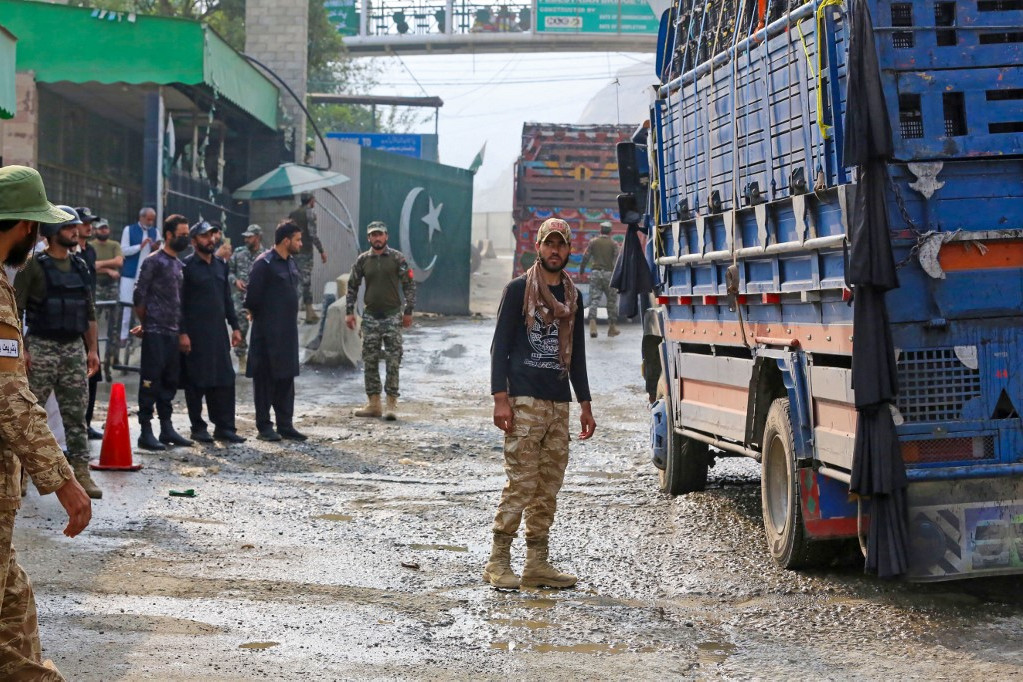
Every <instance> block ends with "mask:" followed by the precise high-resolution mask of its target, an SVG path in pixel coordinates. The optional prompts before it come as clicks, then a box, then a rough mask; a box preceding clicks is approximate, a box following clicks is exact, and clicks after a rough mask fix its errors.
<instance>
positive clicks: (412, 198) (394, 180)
mask: <svg viewBox="0 0 1023 682" xmlns="http://www.w3.org/2000/svg"><path fill="white" fill-rule="evenodd" d="M361 155H362V164H361V170H360V178H359V185H360V187H359V207H360V208H359V213H360V219H361V221H362V222H363V225H362V226H360V228H359V240H360V243H361V245H362V248H363V249H368V248H369V241H368V240H367V239H366V235H365V226H366V225H368V224H369V223H370V222H371V221H373V220H382V221H384V222H385V223H387V233H388V235H387V236H388V241H387V243H388V246H390V247H391V248H394V249H397V250H398V251H401V252H402V253H403V254H405V258H407V259H408V262H409V266H410V267H411V268H412V272H413V274H414V275H415V280H416V310H421V311H424V312H431V313H443V314H447V315H467V314H468V313H469V259H470V255H469V254H470V251H469V242H470V239H471V236H472V177H473V176H472V173H470V172H469V171H467V170H464V169H462V168H453V167H451V166H443V165H441V164H438V163H431V162H429V161H422V160H420V159H413V158H410V157H408V156H400V155H398V154H389V153H387V152H381V151H378V150H376V149H370V148H367V147H363V148H362V149H361Z"/></svg>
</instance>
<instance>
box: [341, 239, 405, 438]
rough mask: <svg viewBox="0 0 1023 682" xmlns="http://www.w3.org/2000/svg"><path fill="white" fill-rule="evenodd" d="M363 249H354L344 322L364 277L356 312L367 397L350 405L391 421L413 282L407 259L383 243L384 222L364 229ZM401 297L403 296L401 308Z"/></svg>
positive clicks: (351, 317) (350, 317)
mask: <svg viewBox="0 0 1023 682" xmlns="http://www.w3.org/2000/svg"><path fill="white" fill-rule="evenodd" d="M366 231H367V233H368V235H369V244H370V247H371V248H370V249H369V251H365V252H363V253H360V254H359V257H358V258H356V259H355V265H353V266H352V274H351V275H349V277H348V297H347V299H346V307H345V310H346V313H347V314H346V317H345V323H346V324H347V325H348V328H349V329H355V302H356V301H357V300H358V298H359V287H360V286H362V282H363V280H365V281H366V295H365V297H364V298H363V304H364V305H365V310H364V312H363V316H362V362H363V365H364V366H365V377H366V396H367V397H368V399H369V400H368V402H367V403H366V405H364V406H363V407H361V408H359V409H357V410H355V416H356V417H379V416H381V414H382V415H383V417H384V419H387V420H388V421H394V420H395V419H397V414H396V413H395V411H396V410H397V409H398V395H399V392H398V368H399V367H400V366H401V355H402V339H401V330H402V328H406V329H407V328H408V327H411V326H412V310H413V309H414V308H415V305H416V283H415V280H414V279H413V277H412V270H411V269H410V268H409V265H408V261H406V260H405V256H404V255H403V254H402V253H401V252H400V251H395V250H394V249H389V248H387V225H385V224H383V223H382V222H380V221H379V220H375V221H373V222H371V223H370V224H369V226H368V227H367V228H366ZM402 297H404V299H405V303H404V309H403V308H402V301H401V299H402ZM380 360H383V361H384V363H385V366H386V368H387V372H386V379H385V381H384V386H383V390H384V391H385V392H386V393H387V407H386V410H382V408H381V405H380V391H381V386H380Z"/></svg>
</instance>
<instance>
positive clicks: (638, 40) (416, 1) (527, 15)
mask: <svg viewBox="0 0 1023 682" xmlns="http://www.w3.org/2000/svg"><path fill="white" fill-rule="evenodd" d="M326 5H327V12H328V14H329V16H330V19H331V21H332V22H333V23H334V25H335V26H336V27H337V29H338V31H339V32H340V33H341V34H342V35H343V36H344V43H345V47H346V49H347V51H348V53H349V54H350V55H352V56H354V57H370V56H382V55H392V54H398V55H417V54H482V53H510V52H653V51H654V50H655V49H656V45H657V26H658V20H659V17H660V16H661V12H662V11H663V10H664V9H666V8H667V6H668V2H667V1H666V0H530V1H529V2H525V3H523V2H519V3H509V4H500V5H492V4H471V3H467V2H464V1H461V0H459V1H456V0H407V1H404V0H376V1H374V0H327V3H326Z"/></svg>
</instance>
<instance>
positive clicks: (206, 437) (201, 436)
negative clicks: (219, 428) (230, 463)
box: [192, 429, 213, 443]
mask: <svg viewBox="0 0 1023 682" xmlns="http://www.w3.org/2000/svg"><path fill="white" fill-rule="evenodd" d="M192 440H194V441H196V442H197V443H212V442H213V437H212V436H211V435H210V433H209V431H207V430H206V429H203V430H202V431H192Z"/></svg>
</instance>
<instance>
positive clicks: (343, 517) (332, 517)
mask: <svg viewBox="0 0 1023 682" xmlns="http://www.w3.org/2000/svg"><path fill="white" fill-rule="evenodd" d="M313 518H314V519H323V520H324V521H351V520H352V517H351V515H350V514H320V515H319V516H314V517H313Z"/></svg>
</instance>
